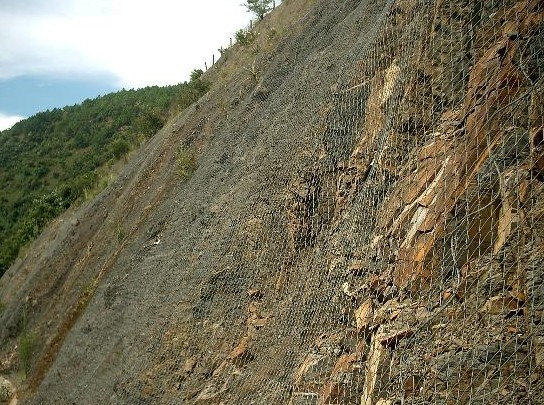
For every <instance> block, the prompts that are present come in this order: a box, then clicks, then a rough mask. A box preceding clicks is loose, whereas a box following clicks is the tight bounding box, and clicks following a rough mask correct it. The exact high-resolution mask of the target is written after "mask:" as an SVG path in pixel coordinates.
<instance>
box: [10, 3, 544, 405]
mask: <svg viewBox="0 0 544 405" xmlns="http://www.w3.org/2000/svg"><path fill="white" fill-rule="evenodd" d="M258 30H260V35H259V36H257V40H256V42H255V43H254V44H253V45H250V46H249V47H246V48H241V47H239V46H236V47H234V48H233V49H230V50H228V51H227V53H226V54H225V55H224V58H223V59H222V60H221V61H220V62H219V63H218V64H217V65H216V66H215V67H214V68H213V69H211V70H210V71H209V72H207V73H206V75H207V78H208V79H209V80H211V81H212V82H213V83H214V85H213V86H212V88H211V90H210V92H209V94H208V95H206V96H205V97H204V98H203V99H201V100H200V101H199V102H198V104H197V105H195V106H193V107H192V108H190V109H188V110H187V111H186V112H185V113H183V114H182V115H181V116H179V117H177V118H176V119H175V120H173V121H172V122H170V123H169V124H168V125H167V126H166V127H165V128H164V129H163V130H162V131H161V132H159V133H158V134H157V135H156V136H155V137H154V138H153V139H152V140H151V141H150V143H149V144H148V145H147V146H146V147H145V150H143V151H142V153H141V154H140V155H139V156H138V157H136V158H135V160H134V161H132V162H131V163H130V164H129V166H128V167H127V170H126V171H125V172H124V174H123V175H122V176H121V177H120V178H119V179H118V180H117V181H116V183H115V184H113V185H112V186H111V187H109V188H108V189H107V190H106V191H105V192H104V193H102V194H101V195H100V196H99V197H98V198H97V199H96V200H94V201H92V202H90V203H88V204H87V205H85V206H84V207H81V208H80V209H79V210H78V212H77V218H78V219H79V225H78V226H77V227H73V226H70V219H69V218H70V217H69V216H70V215H74V213H68V214H67V216H66V217H65V218H63V219H60V220H58V221H57V222H56V223H54V224H53V225H52V226H51V227H50V228H48V230H46V231H45V232H44V234H43V235H42V236H41V237H40V238H39V239H38V240H37V241H36V243H35V244H34V246H33V247H32V249H30V250H29V252H28V253H27V255H26V257H24V258H23V259H22V260H20V261H19V262H18V263H17V264H16V265H15V266H13V267H12V268H11V269H10V271H8V273H6V275H5V276H4V277H3V278H2V280H1V284H0V299H1V300H2V302H4V303H5V305H6V308H5V310H4V312H2V313H1V314H0V321H1V322H2V326H3V328H1V330H0V344H3V346H0V349H1V350H3V351H0V354H5V357H6V358H7V356H8V355H9V354H10V353H13V348H14V346H15V345H16V344H17V338H18V336H19V335H20V334H21V333H22V330H23V329H26V330H27V331H32V332H33V334H34V335H33V336H36V342H35V349H34V351H33V356H32V359H33V363H32V369H31V372H30V375H29V378H28V380H27V381H26V385H25V384H23V386H22V387H21V388H22V389H23V390H22V393H21V395H22V396H24V398H25V399H24V400H25V401H26V402H28V403H36V404H38V403H40V404H41V403H72V402H75V403H89V404H90V403H116V404H117V403H127V404H128V403H130V404H151V403H194V404H279V403H285V404H320V405H321V404H322V405H325V404H363V405H371V404H380V405H385V404H387V405H393V404H400V403H412V404H431V403H432V404H468V403H470V404H496V403H517V404H544V378H543V377H544V376H543V373H544V364H543V362H544V318H543V316H544V288H543V285H544V284H543V283H544V181H543V180H544V175H543V173H544V172H543V170H544V155H543V153H544V152H543V150H544V135H543V131H544V121H543V120H544V118H543V117H544V114H543V113H544V111H543V108H544V106H543V105H544V104H543V101H544V5H543V4H542V2H541V1H537V0H522V1H515V0H505V1H502V2H497V1H487V0H478V1H468V0H453V1H443V0H434V1H418V0H396V1H391V0H380V1H374V0H373V1H370V0H368V1H360V0H342V1H334V2H331V1H324V0H323V1H321V0H316V1H304V0H290V1H285V2H284V4H282V5H281V6H280V7H278V9H277V10H275V11H274V12H273V13H271V14H270V15H268V16H267V17H266V18H265V20H264V21H263V22H261V23H260V25H259V26H258ZM180 147H182V148H183V150H185V151H190V152H191V153H193V154H194V156H195V157H196V162H197V167H196V170H195V171H194V173H192V174H191V175H190V177H189V178H187V179H184V180H181V179H180V178H179V175H178V171H177V168H176V165H177V162H176V151H178V150H179V148H180ZM24 333H27V332H26V331H25V332H24ZM1 364H3V363H0V365H1ZM6 364H7V363H6ZM10 364H12V363H10ZM12 367H13V366H10V368H8V367H7V366H6V367H5V369H0V373H5V374H9V373H10V372H12V371H10V370H12Z"/></svg>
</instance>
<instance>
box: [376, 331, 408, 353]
mask: <svg viewBox="0 0 544 405" xmlns="http://www.w3.org/2000/svg"><path fill="white" fill-rule="evenodd" d="M413 334H414V331H413V330H412V329H410V328H408V327H407V328H403V329H400V330H395V331H392V332H388V333H384V334H383V335H381V336H378V341H379V342H380V343H381V344H382V346H385V347H389V348H391V349H394V348H395V347H396V346H397V344H398V343H399V342H400V341H401V340H402V339H404V338H407V337H410V336H412V335H413Z"/></svg>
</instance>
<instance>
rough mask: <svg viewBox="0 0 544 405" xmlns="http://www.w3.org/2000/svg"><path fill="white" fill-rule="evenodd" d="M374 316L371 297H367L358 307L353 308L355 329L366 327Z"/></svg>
mask: <svg viewBox="0 0 544 405" xmlns="http://www.w3.org/2000/svg"><path fill="white" fill-rule="evenodd" d="M373 316H374V303H373V302H372V299H370V298H369V299H367V300H366V301H365V302H363V303H362V304H361V306H360V307H359V308H357V309H356V310H355V322H356V323H357V330H362V329H364V328H366V327H367V326H368V325H369V324H370V323H371V322H372V318H373Z"/></svg>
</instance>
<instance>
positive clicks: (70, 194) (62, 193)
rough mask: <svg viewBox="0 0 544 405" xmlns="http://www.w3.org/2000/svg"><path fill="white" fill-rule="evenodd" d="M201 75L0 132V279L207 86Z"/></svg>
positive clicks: (59, 112)
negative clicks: (113, 168) (45, 232)
mask: <svg viewBox="0 0 544 405" xmlns="http://www.w3.org/2000/svg"><path fill="white" fill-rule="evenodd" d="M200 74H201V72H198V71H195V72H193V75H192V76H191V81H189V82H187V83H182V84H179V85H176V86H168V87H157V86H154V87H147V88H144V89H139V90H122V91H119V92H116V93H112V94H108V95H106V96H103V97H99V98H96V99H93V100H85V101H84V102H83V103H81V104H78V105H74V106H71V107H65V108H62V109H54V110H52V111H46V112H41V113H38V114H36V115H34V116H32V117H30V118H28V119H26V120H23V121H21V122H19V123H18V124H16V125H15V126H14V127H13V128H11V129H9V130H6V131H3V132H0V185H1V192H0V276H1V275H2V274H3V273H4V272H5V271H6V270H7V268H8V267H9V265H10V264H11V263H12V262H13V260H14V259H15V258H16V257H17V255H18V253H19V251H20V250H21V248H22V247H23V246H24V245H25V244H26V243H28V242H29V241H31V240H33V239H34V238H35V237H36V236H37V235H38V234H39V233H40V231H41V230H42V229H43V227H44V226H45V225H46V224H47V223H48V222H49V221H50V220H51V219H53V218H55V217H56V216H57V215H59V214H60V213H61V212H63V211H64V210H66V209H67V208H68V207H69V206H70V205H72V204H73V203H75V202H77V201H81V200H83V199H85V198H86V195H87V194H88V193H89V192H91V191H93V190H95V191H96V190H97V189H100V188H102V187H104V186H105V185H106V182H107V180H106V179H107V173H108V170H109V168H110V167H111V165H112V164H113V163H115V161H117V160H119V159H122V158H123V157H124V156H126V154H127V153H128V152H129V151H130V150H132V149H134V148H136V147H137V146H138V145H140V144H141V143H142V142H144V141H145V140H146V139H148V138H149V137H151V136H152V135H153V134H154V133H155V132H156V131H157V130H159V129H160V128H161V127H162V126H163V125H164V123H165V122H166V121H167V119H168V117H169V116H170V115H171V114H172V113H175V112H178V111H180V110H182V109H184V108H186V107H187V106H189V105H190V104H192V103H193V102H194V101H196V100H197V99H198V98H199V97H200V96H201V95H202V94H203V93H205V92H206V91H207V88H208V85H207V84H206V83H204V82H202V81H201V80H200V78H199V77H200Z"/></svg>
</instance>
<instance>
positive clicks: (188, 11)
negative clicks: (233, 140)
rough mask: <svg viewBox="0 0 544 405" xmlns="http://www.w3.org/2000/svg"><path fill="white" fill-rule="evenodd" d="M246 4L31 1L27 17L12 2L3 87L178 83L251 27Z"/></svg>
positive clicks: (2, 59) (229, 0)
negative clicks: (34, 82) (87, 80)
mask: <svg viewBox="0 0 544 405" xmlns="http://www.w3.org/2000/svg"><path fill="white" fill-rule="evenodd" d="M20 3H25V2H19V4H20ZM240 3H241V1H240V0H197V1H194V0H191V1H188V0H153V1H149V0H146V1H144V0H94V1H88V0H54V1H51V0H49V1H47V0H33V1H32V2H31V3H30V4H32V7H31V6H29V5H26V6H25V8H24V9H23V8H22V6H21V7H18V6H17V4H16V2H14V1H13V2H12V3H9V0H8V3H7V5H6V6H5V7H3V6H1V5H0V79H8V78H12V77H16V76H20V75H25V74H26V75H28V74H41V75H43V74H48V75H57V76H58V75H64V76H86V75H93V76H95V75H97V74H110V75H113V76H115V77H118V78H119V83H117V84H118V85H120V86H125V87H140V86H145V85H151V84H159V85H164V84H174V83H178V82H180V81H184V80H186V79H187V78H188V76H189V73H190V71H191V70H192V69H194V68H203V66H204V62H205V61H207V62H208V64H209V63H210V61H211V56H212V53H215V54H217V49H218V48H219V47H220V46H222V45H226V44H227V43H228V40H229V38H230V37H231V36H233V33H234V31H236V30H237V29H239V28H242V27H243V26H244V25H245V24H246V23H247V22H248V21H249V18H250V16H249V14H248V13H247V12H246V10H245V8H244V7H242V6H240ZM10 4H11V6H10Z"/></svg>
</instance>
